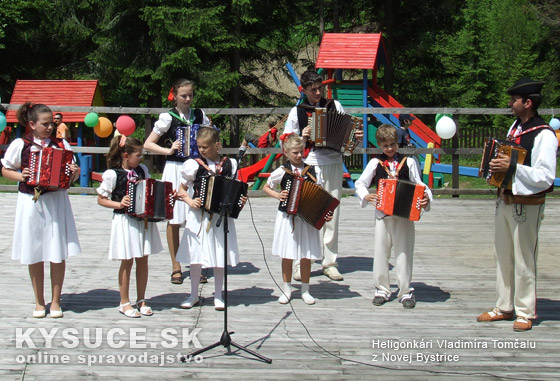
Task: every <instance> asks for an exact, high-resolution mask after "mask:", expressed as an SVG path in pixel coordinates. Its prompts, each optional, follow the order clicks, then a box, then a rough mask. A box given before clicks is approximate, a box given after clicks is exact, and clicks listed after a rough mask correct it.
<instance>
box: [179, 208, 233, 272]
mask: <svg viewBox="0 0 560 381" xmlns="http://www.w3.org/2000/svg"><path fill="white" fill-rule="evenodd" d="M209 216H210V214H209V213H207V212H204V218H202V210H201V209H190V208H189V211H188V214H187V226H186V227H185V230H184V232H183V237H182V238H181V243H180V244H179V249H178V250H177V261H179V262H181V263H184V264H187V265H190V264H201V265H202V266H203V267H222V268H223V267H224V221H223V220H222V224H221V225H220V226H219V227H218V226H216V222H217V221H218V219H219V218H220V216H219V215H217V214H214V215H213V216H212V221H211V222H210V220H209ZM201 219H202V225H201ZM209 222H210V229H209V230H208V231H207V227H208V223H209ZM228 230H229V232H228V235H227V236H228V242H227V243H228V258H227V259H228V264H229V265H231V266H237V263H239V249H238V247H237V233H236V231H235V219H233V218H231V217H230V218H228Z"/></svg>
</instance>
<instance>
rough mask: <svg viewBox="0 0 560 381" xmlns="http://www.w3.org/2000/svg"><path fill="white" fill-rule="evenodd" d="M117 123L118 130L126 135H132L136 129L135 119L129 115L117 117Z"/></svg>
mask: <svg viewBox="0 0 560 381" xmlns="http://www.w3.org/2000/svg"><path fill="white" fill-rule="evenodd" d="M115 124H116V126H117V130H118V131H119V132H120V133H121V134H122V135H125V136H130V135H132V133H133V132H134V130H135V129H136V123H135V122H134V119H132V118H131V117H130V116H128V115H121V116H119V118H118V119H117V123H115Z"/></svg>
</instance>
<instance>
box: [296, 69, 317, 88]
mask: <svg viewBox="0 0 560 381" xmlns="http://www.w3.org/2000/svg"><path fill="white" fill-rule="evenodd" d="M300 82H301V87H303V88H306V87H307V86H311V85H313V84H315V83H317V82H321V83H322V82H323V78H321V76H320V75H319V74H317V72H316V71H315V70H306V71H305V72H304V73H303V74H302V75H301V77H300Z"/></svg>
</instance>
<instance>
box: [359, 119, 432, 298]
mask: <svg viewBox="0 0 560 381" xmlns="http://www.w3.org/2000/svg"><path fill="white" fill-rule="evenodd" d="M375 137H376V138H377V142H378V144H379V148H381V149H382V150H383V154H381V155H380V156H379V157H378V158H374V159H372V160H370V162H369V163H368V165H367V167H366V169H365V170H364V172H363V173H362V175H361V176H360V178H359V179H358V181H356V195H357V196H358V197H359V198H360V200H361V202H362V207H365V206H366V205H367V204H368V203H369V204H372V205H374V206H375V205H376V203H377V194H376V193H371V194H370V193H369V191H368V188H369V187H370V186H371V184H375V186H376V187H377V184H378V183H379V180H380V179H386V178H398V179H400V180H406V181H410V182H413V183H416V184H422V185H424V184H423V183H422V180H421V179H420V177H419V175H418V168H417V164H416V162H415V161H414V159H411V158H410V157H407V156H401V155H399V154H398V153H397V150H398V143H397V130H396V129H395V127H393V126H391V125H388V124H383V125H381V126H379V128H378V129H377V132H376V134H375ZM431 200H432V192H431V191H430V189H429V188H428V187H426V192H425V194H424V198H423V199H422V200H421V201H420V207H421V208H425V209H429V203H430V201H431ZM391 247H394V250H395V261H396V266H395V268H396V272H397V281H398V287H399V292H398V295H397V297H398V299H399V301H400V302H401V303H402V305H403V307H404V308H414V307H415V306H416V299H415V297H414V293H413V291H414V289H413V288H412V287H410V279H411V277H412V254H413V252H414V222H413V221H410V220H408V219H405V218H403V217H398V216H387V215H385V214H384V213H383V212H381V211H379V210H376V211H375V245H374V252H373V282H374V285H375V296H374V298H373V304H374V305H376V306H381V305H383V304H385V302H387V301H388V300H389V297H390V296H391V288H390V282H389V258H390V257H391Z"/></svg>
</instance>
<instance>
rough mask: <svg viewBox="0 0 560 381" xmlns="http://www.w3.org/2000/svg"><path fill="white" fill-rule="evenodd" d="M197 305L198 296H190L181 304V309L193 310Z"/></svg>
mask: <svg viewBox="0 0 560 381" xmlns="http://www.w3.org/2000/svg"><path fill="white" fill-rule="evenodd" d="M197 304H198V296H194V295H191V296H189V297H188V298H187V299H185V301H184V302H183V303H181V306H180V307H181V308H184V309H189V308H193V307H194V306H196V305H197Z"/></svg>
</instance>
